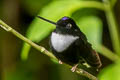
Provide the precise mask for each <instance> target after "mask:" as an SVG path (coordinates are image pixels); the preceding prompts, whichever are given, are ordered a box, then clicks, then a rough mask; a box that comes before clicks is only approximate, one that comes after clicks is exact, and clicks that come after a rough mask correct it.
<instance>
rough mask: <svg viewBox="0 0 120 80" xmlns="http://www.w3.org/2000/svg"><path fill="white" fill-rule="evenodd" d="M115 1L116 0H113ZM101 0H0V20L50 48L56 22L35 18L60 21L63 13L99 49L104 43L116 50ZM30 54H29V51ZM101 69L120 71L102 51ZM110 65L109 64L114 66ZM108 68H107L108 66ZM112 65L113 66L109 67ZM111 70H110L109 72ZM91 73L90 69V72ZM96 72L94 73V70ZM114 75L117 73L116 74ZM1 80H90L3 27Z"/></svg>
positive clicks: (118, 13)
mask: <svg viewBox="0 0 120 80" xmlns="http://www.w3.org/2000/svg"><path fill="white" fill-rule="evenodd" d="M110 1H116V0H110ZM99 3H102V1H101V0H89V1H88V0H0V19H1V20H3V21H4V22H6V23H7V24H8V25H10V26H12V28H14V29H15V30H17V31H18V32H20V33H21V34H22V35H25V36H26V37H28V38H29V39H31V40H32V41H34V42H36V43H37V44H39V45H41V46H44V47H45V48H47V49H48V50H50V49H49V44H48V43H49V35H50V33H51V32H52V31H53V30H54V29H55V26H54V25H51V24H49V23H47V22H44V21H41V20H40V19H37V18H35V17H36V16H37V15H40V16H42V17H45V18H47V19H50V20H52V21H55V22H56V21H57V20H59V19H60V18H61V17H63V16H69V17H72V18H73V19H74V20H75V21H76V23H77V25H78V26H79V27H80V29H81V30H82V31H83V32H84V33H85V34H86V35H87V38H88V41H89V42H91V43H92V45H93V48H94V49H96V48H97V47H98V45H100V44H103V45H105V46H106V47H107V48H109V49H110V50H111V51H113V52H114V47H113V44H112V40H111V37H110V35H111V32H110V31H109V29H108V25H109V23H108V22H107V19H106V15H105V12H104V11H103V9H104V7H103V6H101V4H99ZM119 3H120V1H119V0H118V1H117V2H116V4H115V5H114V6H113V10H114V11H113V12H114V13H115V18H116V23H118V27H117V30H118V32H120V5H119ZM28 53H29V54H28ZM100 58H101V61H102V64H103V66H102V68H101V70H102V69H103V70H105V72H109V73H110V72H111V73H110V74H111V75H113V73H112V72H113V71H117V72H114V73H116V74H120V71H119V70H118V69H119V67H120V65H119V64H117V67H116V66H115V69H114V70H113V71H112V70H111V71H110V69H111V68H113V67H114V65H115V64H113V62H112V61H111V60H109V59H108V58H106V57H104V56H103V55H101V54H100ZM111 64H112V66H110V67H109V65H111ZM106 67H108V68H106ZM109 68H110V69H109ZM107 69H108V71H106V70H107ZM90 72H91V71H90ZM91 73H93V74H95V73H94V72H91ZM103 74H104V71H103V72H101V74H100V76H102V77H100V78H101V80H120V77H118V78H116V79H115V78H114V76H111V77H112V78H110V79H108V78H106V77H108V76H109V75H107V74H108V73H105V74H106V76H103ZM116 74H115V76H116ZM0 80H89V79H87V78H85V77H83V76H79V75H77V74H75V73H72V72H71V71H70V69H69V68H67V67H66V66H64V65H59V64H57V63H55V62H54V61H52V60H51V59H50V58H49V57H48V56H46V55H44V54H42V53H40V52H39V51H37V50H36V49H34V48H31V47H30V46H28V45H26V44H24V42H23V41H22V40H20V39H18V38H17V37H16V36H14V35H13V34H11V33H8V32H6V31H4V30H3V29H1V28H0Z"/></svg>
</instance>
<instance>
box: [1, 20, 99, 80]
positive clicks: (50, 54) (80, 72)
mask: <svg viewBox="0 0 120 80" xmlns="http://www.w3.org/2000/svg"><path fill="white" fill-rule="evenodd" d="M0 27H2V28H3V29H4V30H6V31H7V32H11V33H12V34H13V35H15V36H17V37H18V38H20V39H21V40H23V41H25V42H26V43H28V44H29V45H31V46H32V47H34V48H35V49H37V50H38V51H40V52H42V53H44V54H45V55H47V56H49V57H50V58H53V59H56V58H55V57H54V56H53V55H52V53H51V52H49V51H47V50H46V49H45V48H44V47H42V46H39V45H37V44H35V43H34V42H32V41H31V40H29V39H27V38H26V37H24V36H23V35H21V34H20V33H18V32H17V31H16V30H14V29H13V28H12V27H10V26H8V25H7V24H5V23H4V22H3V21H2V20H0ZM56 60H57V59H56ZM66 65H67V64H66ZM69 67H72V66H70V65H69ZM76 73H78V74H79V75H83V76H85V77H88V78H89V79H91V80H98V79H97V77H95V76H93V75H92V74H90V73H88V72H87V71H85V70H83V69H78V68H77V69H76Z"/></svg>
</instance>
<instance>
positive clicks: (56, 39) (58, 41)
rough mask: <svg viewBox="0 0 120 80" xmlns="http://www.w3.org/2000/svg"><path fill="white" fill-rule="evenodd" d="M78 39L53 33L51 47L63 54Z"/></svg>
mask: <svg viewBox="0 0 120 80" xmlns="http://www.w3.org/2000/svg"><path fill="white" fill-rule="evenodd" d="M78 38H79V37H78V36H72V35H63V34H59V33H55V32H53V33H52V34H51V45H52V47H53V48H54V49H55V50H56V51H57V52H62V51H64V50H66V49H67V48H68V47H69V46H70V45H72V43H74V42H75V41H76V40H77V39H78Z"/></svg>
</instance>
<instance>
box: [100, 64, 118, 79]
mask: <svg viewBox="0 0 120 80" xmlns="http://www.w3.org/2000/svg"><path fill="white" fill-rule="evenodd" d="M98 77H99V79H100V80H120V62H119V63H117V64H112V65H110V66H108V67H106V68H104V69H103V70H102V71H101V72H100V74H99V76H98Z"/></svg>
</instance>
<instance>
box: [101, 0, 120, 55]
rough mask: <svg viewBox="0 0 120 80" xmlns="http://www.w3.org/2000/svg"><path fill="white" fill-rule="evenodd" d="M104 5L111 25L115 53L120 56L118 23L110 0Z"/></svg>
mask: <svg viewBox="0 0 120 80" xmlns="http://www.w3.org/2000/svg"><path fill="white" fill-rule="evenodd" d="M103 4H104V7H105V14H106V18H107V21H108V25H109V31H110V35H111V39H112V44H113V48H114V51H115V53H117V54H118V55H119V56H120V42H119V35H118V31H117V28H118V25H117V23H116V20H115V16H114V13H113V11H112V7H111V5H110V2H109V1H108V0H104V2H103Z"/></svg>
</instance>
